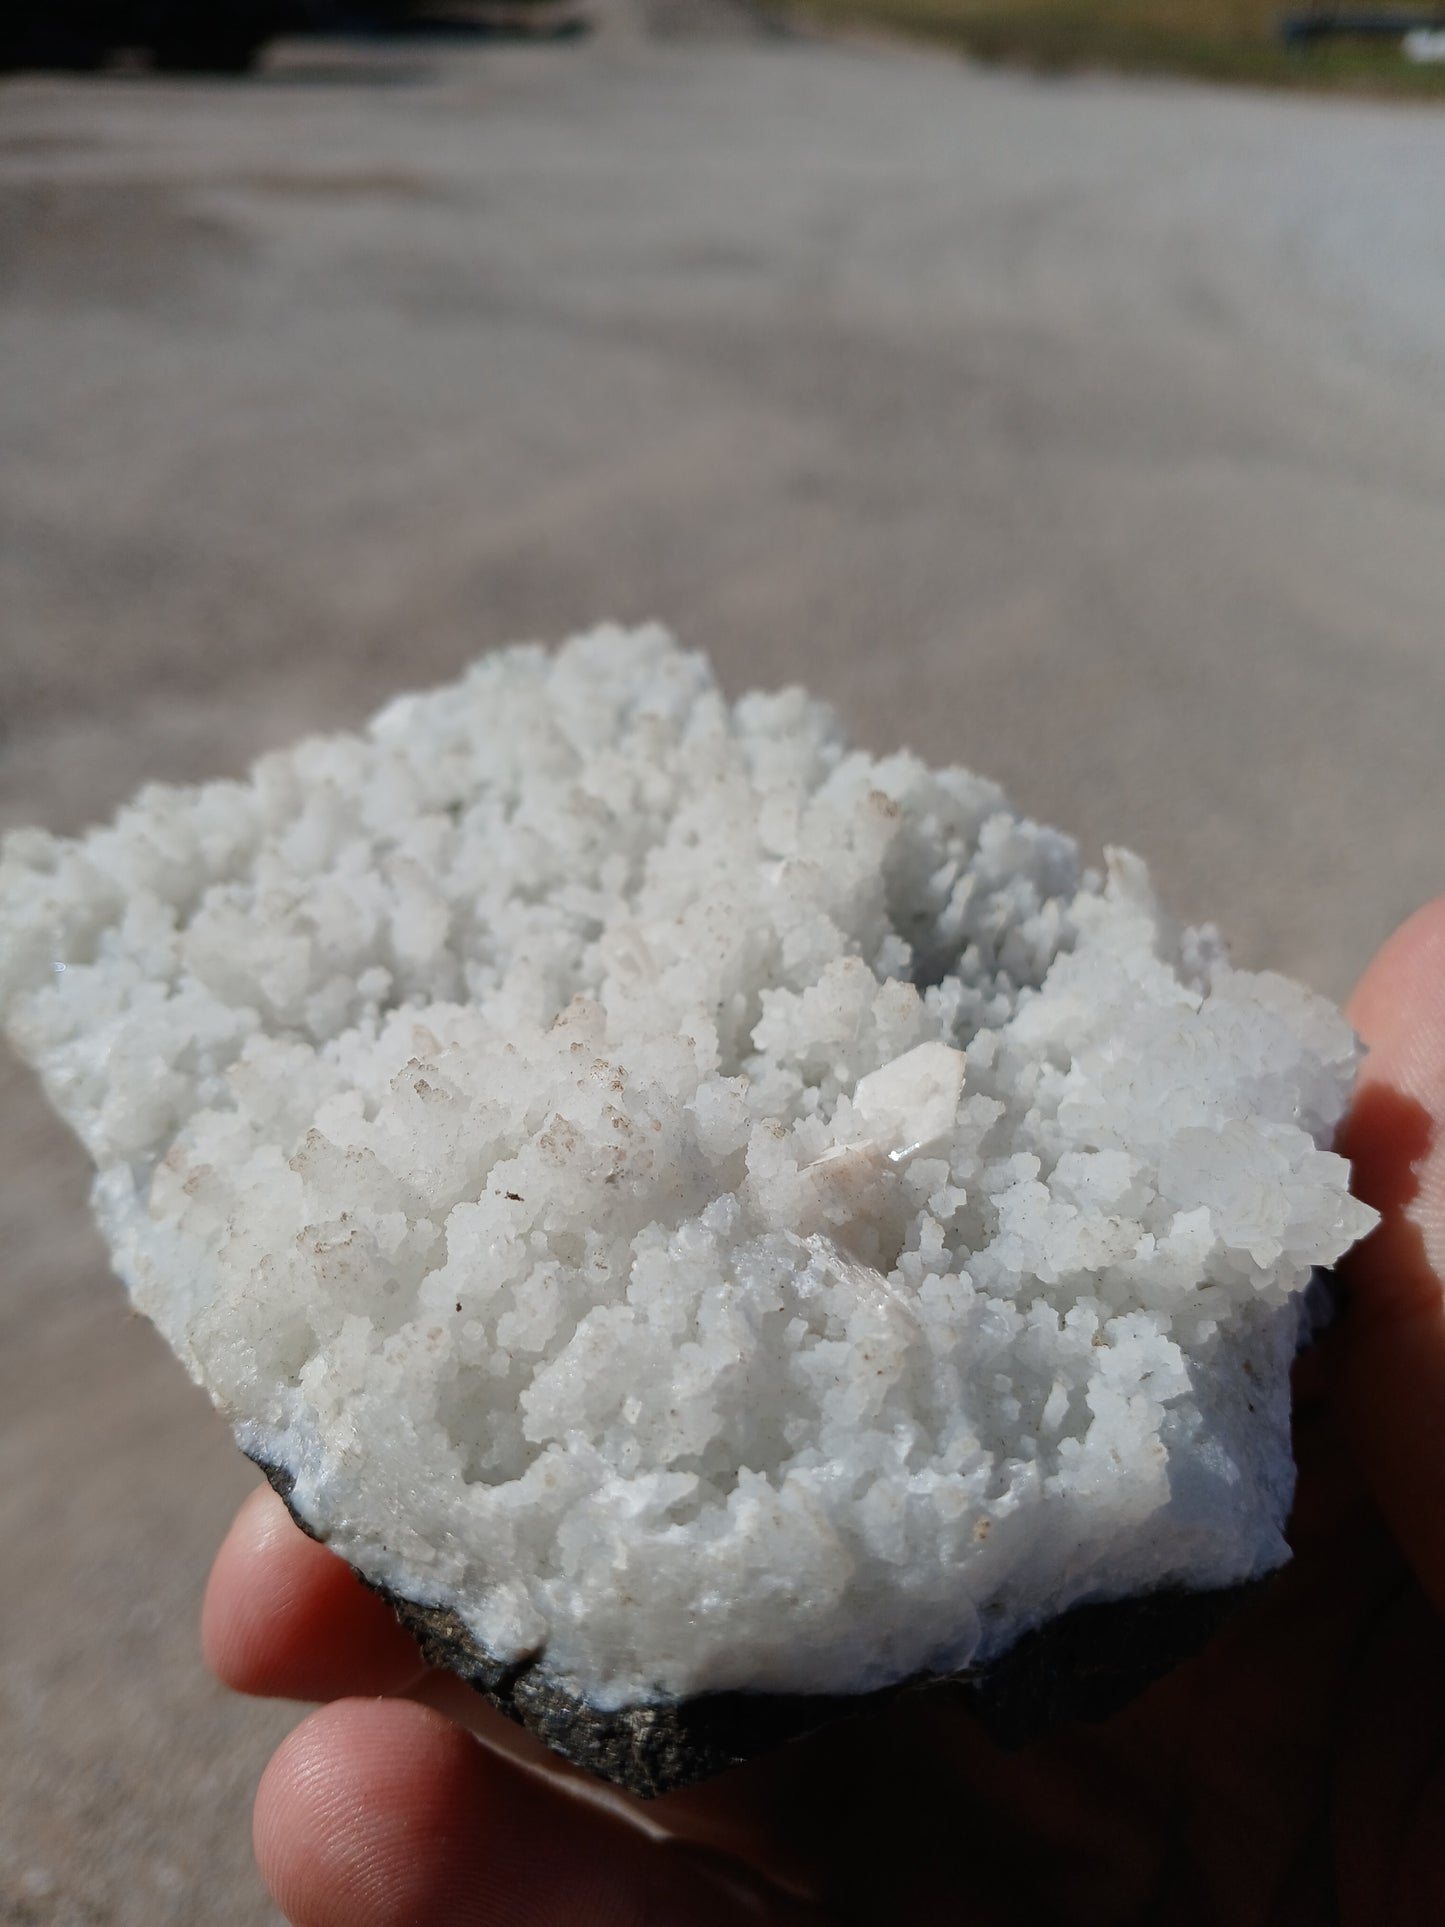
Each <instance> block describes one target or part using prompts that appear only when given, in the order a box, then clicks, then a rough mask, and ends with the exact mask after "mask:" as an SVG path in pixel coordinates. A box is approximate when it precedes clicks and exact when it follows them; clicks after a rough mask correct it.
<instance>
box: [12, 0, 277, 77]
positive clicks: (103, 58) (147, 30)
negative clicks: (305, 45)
mask: <svg viewBox="0 0 1445 1927" xmlns="http://www.w3.org/2000/svg"><path fill="white" fill-rule="evenodd" d="M291 12H292V9H291V8H290V7H288V6H285V5H284V4H282V0H201V3H200V4H197V3H196V0H8V3H7V4H5V5H3V6H0V67H8V68H17V67H51V68H54V67H60V68H67V69H70V70H72V71H82V72H83V71H86V70H89V69H93V68H97V67H103V66H105V65H106V63H107V62H108V61H109V60H111V59H112V58H113V57H114V56H115V55H117V54H122V53H129V54H139V55H140V56H142V57H143V58H145V59H148V60H150V62H151V63H152V64H153V65H154V66H156V67H159V68H161V69H162V70H164V71H167V72H188V73H227V74H234V73H243V72H244V71H245V70H246V69H247V68H248V67H249V66H251V64H252V63H253V62H254V60H255V59H256V56H257V55H258V54H259V53H260V51H261V49H262V47H264V46H265V44H266V42H267V41H268V40H269V39H270V38H271V36H272V34H274V33H277V32H278V31H279V30H280V29H281V28H282V27H283V26H284V25H286V24H287V20H288V17H289V15H290V13H291Z"/></svg>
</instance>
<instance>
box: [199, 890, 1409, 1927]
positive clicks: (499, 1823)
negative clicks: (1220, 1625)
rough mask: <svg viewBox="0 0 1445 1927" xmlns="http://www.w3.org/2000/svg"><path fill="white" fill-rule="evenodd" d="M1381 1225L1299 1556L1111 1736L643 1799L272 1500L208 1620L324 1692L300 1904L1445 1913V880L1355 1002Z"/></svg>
mask: <svg viewBox="0 0 1445 1927" xmlns="http://www.w3.org/2000/svg"><path fill="white" fill-rule="evenodd" d="M1350 1013H1351V1017H1352V1019H1353V1021H1354V1023H1355V1026H1356V1028H1357V1029H1358V1031H1359V1032H1360V1034H1361V1036H1362V1037H1363V1038H1364V1039H1365V1041H1366V1043H1367V1044H1368V1045H1369V1046H1370V1054H1369V1056H1368V1058H1367V1059H1366V1062H1365V1066H1364V1070H1363V1073H1362V1077H1361V1081H1360V1085H1359V1089H1358V1092H1357V1095H1356V1099H1355V1103H1354V1107H1353V1110H1352V1112H1351V1115H1350V1117H1349V1119H1348V1120H1347V1122H1346V1125H1345V1127H1344V1131H1343V1134H1342V1142H1341V1148H1342V1149H1343V1150H1344V1151H1345V1153H1346V1154H1347V1155H1348V1156H1350V1157H1351V1158H1352V1159H1353V1161H1354V1165H1355V1174H1356V1186H1357V1189H1358V1190H1359V1191H1360V1192H1361V1194H1362V1195H1363V1196H1364V1197H1366V1198H1367V1199H1368V1200H1369V1201H1370V1202H1371V1203H1373V1204H1374V1205H1376V1206H1377V1207H1378V1208H1379V1209H1380V1210H1381V1212H1382V1213H1383V1214H1384V1215H1383V1220H1382V1223H1381V1224H1380V1226H1379V1228H1378V1229H1377V1230H1376V1231H1375V1233H1374V1234H1373V1236H1372V1237H1370V1238H1369V1239H1368V1240H1367V1241H1366V1242H1365V1244H1363V1245H1362V1246H1360V1247H1359V1248H1358V1249H1357V1251H1356V1252H1355V1253H1354V1254H1352V1257H1351V1260H1350V1261H1349V1264H1348V1267H1347V1282H1348V1285H1349V1288H1350V1292H1351V1305H1350V1309H1349V1312H1348V1314H1347V1316H1346V1318H1345V1319H1344V1320H1343V1321H1342V1323H1341V1324H1340V1325H1339V1326H1338V1327H1337V1328H1336V1330H1335V1332H1334V1333H1333V1334H1332V1335H1331V1337H1330V1338H1329V1339H1327V1340H1326V1342H1325V1343H1324V1344H1323V1345H1321V1346H1319V1347H1317V1348H1316V1349H1315V1351H1314V1352H1312V1353H1311V1354H1310V1355H1309V1356H1308V1358H1307V1359H1306V1360H1305V1361H1304V1362H1303V1363H1302V1365H1301V1367H1300V1368H1299V1369H1298V1371H1297V1374H1296V1395H1297V1417H1296V1452H1297V1457H1298V1461H1299V1467H1300V1484H1299V1496H1298V1502H1297V1506H1296V1512H1295V1519H1294V1524H1293V1528H1292V1539H1293V1544H1294V1548H1295V1559H1294V1563H1293V1564H1292V1565H1291V1566H1290V1567H1288V1568H1287V1569H1286V1570H1285V1571H1284V1572H1283V1573H1282V1574H1281V1575H1280V1576H1279V1578H1278V1579H1277V1580H1276V1581H1275V1582H1274V1584H1273V1585H1272V1586H1271V1587H1270V1589H1269V1590H1268V1592H1267V1593H1266V1594H1265V1595H1264V1597H1263V1598H1262V1599H1261V1600H1260V1601H1259V1602H1258V1603H1257V1604H1256V1605H1254V1606H1252V1607H1251V1608H1249V1609H1248V1610H1247V1611H1246V1612H1244V1613H1243V1614H1241V1615H1240V1616H1239V1617H1237V1618H1236V1619H1235V1620H1234V1621H1232V1622H1231V1623H1230V1625H1229V1626H1228V1627H1227V1628H1226V1630H1225V1632H1224V1633H1223V1634H1222V1635H1221V1636H1220V1637H1219V1638H1217V1639H1216V1640H1215V1641H1214V1643H1213V1644H1212V1645H1211V1646H1210V1647H1209V1648H1208V1649H1207V1651H1206V1652H1205V1653H1204V1654H1202V1655H1201V1656H1200V1657H1199V1658H1198V1659H1197V1660H1195V1661H1193V1662H1192V1663H1190V1664H1189V1665H1187V1666H1184V1667H1181V1668H1179V1669H1178V1670H1177V1671H1176V1672H1174V1673H1173V1674H1171V1675H1170V1676H1169V1678H1167V1679H1166V1680H1164V1681H1161V1682H1160V1683H1159V1684H1158V1685H1157V1686H1155V1687H1154V1688H1153V1689H1151V1691H1150V1692H1148V1693H1147V1694H1145V1695H1144V1697H1143V1698H1142V1699H1140V1700H1139V1701H1137V1702H1136V1703H1135V1704H1134V1705H1133V1706H1131V1707H1130V1708H1129V1709H1128V1710H1127V1711H1126V1712H1124V1713H1123V1714H1121V1715H1119V1716H1118V1717H1117V1718H1115V1719H1113V1720H1111V1721H1109V1722H1107V1723H1106V1724H1103V1725H1100V1726H1094V1727H1076V1728H1073V1729H1070V1730H1068V1731H1066V1732H1064V1733H1062V1734H1060V1735H1058V1736H1057V1737H1056V1738H1055V1739H1053V1740H1052V1741H1050V1742H1048V1743H1047V1744H1044V1745H1040V1746H1036V1747H1033V1748H1030V1749H1027V1750H1026V1751H1024V1752H1022V1753H1018V1754H1013V1755H1008V1754H1003V1753H1000V1752H999V1751H998V1749H997V1748H995V1747H994V1746H993V1745H992V1744H991V1743H990V1742H989V1741H988V1740H987V1739H986V1738H985V1737H984V1736H983V1735H982V1733H981V1732H980V1731H979V1730H978V1729H977V1727H976V1726H975V1725H974V1724H973V1723H972V1721H971V1720H970V1719H969V1717H968V1715H967V1714H966V1712H965V1711H964V1709H963V1708H962V1706H961V1705H959V1704H958V1703H957V1702H956V1701H955V1700H954V1699H952V1698H951V1696H950V1695H949V1693H948V1691H947V1690H946V1689H944V1690H940V1691H938V1692H935V1693H932V1694H927V1695H921V1696H918V1697H916V1698H914V1699H913V1700H911V1701H901V1702H899V1703H898V1704H896V1705H895V1706H894V1707H892V1708H891V1709H889V1710H887V1711H886V1712H884V1713H882V1714H879V1715H876V1716H873V1717H869V1718H865V1719H859V1720H855V1721H851V1722H846V1723H844V1724H843V1725H841V1726H837V1727H834V1728H832V1729H830V1730H828V1731H826V1732H824V1733H822V1734H820V1735H818V1736H816V1737H815V1738H813V1739H812V1740H807V1741H803V1742H801V1743H799V1744H798V1745H795V1746H792V1747H789V1748H786V1749H784V1750H783V1751H782V1752H779V1753H777V1754H774V1755H772V1756H771V1757H769V1758H766V1759H763V1760H760V1761H757V1762H755V1763H753V1764H752V1765H751V1766H748V1767H744V1768H741V1769H739V1770H737V1771H736V1772H733V1773H730V1774H727V1775H725V1776H723V1777H722V1778H720V1779H718V1780H715V1781H713V1782H711V1783H709V1784H708V1785H705V1786H703V1787H700V1788H695V1789H690V1790H689V1791H687V1792H685V1793H681V1794H674V1795H671V1796H669V1797H668V1798H666V1799H664V1800H659V1801H655V1802H653V1803H652V1804H651V1805H649V1806H646V1807H643V1806H642V1805H640V1804H639V1803H636V1802H633V1801H632V1800H631V1799H630V1798H629V1797H628V1796H626V1795H622V1794H616V1793H610V1792H604V1791H599V1790H598V1789H596V1788H595V1786H594V1785H593V1784H592V1783H590V1782H586V1781H584V1780H583V1779H582V1778H581V1776H579V1775H577V1774H575V1773H573V1772H572V1771H571V1770H570V1769H568V1768H566V1767H564V1766H562V1765H561V1764H560V1763H557V1762H553V1761H550V1760H549V1759H548V1758H547V1757H545V1756H544V1755H543V1754H542V1752H541V1749H540V1748H538V1747H536V1746H535V1744H534V1743H533V1742H531V1741H530V1740H528V1739H527V1737H526V1736H525V1735H523V1734H521V1733H519V1732H517V1731H516V1730H515V1729H513V1728H512V1727H510V1726H509V1725H508V1724H507V1722H505V1721H504V1720H502V1719H501V1718H500V1717H499V1716H495V1715H493V1714H492V1713H491V1712H490V1709H488V1708H487V1707H486V1706H485V1705H484V1703H482V1702H481V1701H479V1700H478V1699H476V1697H475V1696H474V1695H472V1694H470V1693H469V1692H468V1691H467V1689H466V1688H464V1687H462V1686H460V1685H459V1684H458V1682H456V1681H454V1680H450V1679H447V1678H444V1677H441V1676H437V1675H434V1674H428V1673H426V1672H425V1671H424V1669H423V1668H422V1666H421V1662H420V1659H419V1656H418V1654H417V1651H416V1648H415V1647H414V1646H413V1645H412V1643H411V1641H410V1640H409V1639H408V1638H407V1637H406V1635H405V1634H403V1633H402V1631H401V1630H400V1628H399V1627H398V1625H397V1624H396V1622H395V1620H394V1619H393V1618H392V1616H391V1614H390V1612H389V1610H388V1609H387V1608H386V1607H385V1606H384V1605H383V1604H382V1603H381V1602H380V1601H379V1600H377V1599H376V1598H375V1597H374V1596H372V1595H371V1594H369V1593H367V1592H366V1591H365V1590H364V1589H363V1588H362V1587H361V1586H360V1585H359V1584H358V1582H357V1581H356V1580H355V1579H354V1578H353V1577H352V1575H351V1574H350V1572H349V1571H348V1570H347V1569H346V1568H345V1567H344V1566H343V1565H342V1564H341V1563H340V1562H339V1561H338V1560H337V1559H336V1558H335V1557H334V1556H333V1555H332V1554H330V1553H328V1552H327V1551H325V1550H324V1548H322V1547H320V1546H318V1545H315V1544H313V1543H312V1542H311V1541H310V1540H308V1539H306V1538H304V1537H303V1536H302V1535H301V1533H300V1532H298V1531H297V1530H296V1528H295V1527H294V1526H293V1525H292V1524H291V1523H290V1521H289V1519H288V1518H287V1516H286V1514H285V1511H284V1509H283V1508H282V1507H281V1505H280V1503H279V1502H278V1501H277V1500H276V1499H275V1498H274V1497H273V1496H272V1494H271V1493H270V1492H269V1491H268V1490H265V1489H262V1490H260V1491H258V1492H256V1493H255V1494H253V1496H252V1497H251V1498H250V1499H249V1500H248V1501H247V1502H246V1504H245V1505H244V1506H243V1507H242V1509H241V1512H240V1514H239V1516H238V1517H237V1520H236V1522H235V1524H234V1526H233V1527H232V1529H231V1533H230V1535H229V1537H228V1538H227V1540H226V1542H225V1544H224V1545H223V1546H222V1548H221V1551H220V1554H219V1556H218V1558H217V1560H216V1565H215V1570H214V1572H213V1574H212V1577H211V1583H210V1588H209V1591H208V1593H207V1597H206V1604H205V1611H204V1640H205V1648H206V1653H207V1656H208V1657H209V1659H210V1662H211V1664H212V1666H213V1667H214V1668H215V1670H216V1671H217V1672H218V1673H219V1675H220V1676H221V1678H222V1679H223V1680H225V1681H226V1682H227V1683H228V1684H229V1685H230V1686H233V1687H234V1688H236V1689H237V1690H238V1691H240V1692H244V1693H257V1694H266V1695H272V1696H279V1697H283V1698H293V1699H301V1700H319V1701H322V1702H325V1703H324V1704H323V1705H322V1706H321V1707H320V1709H319V1710H317V1711H315V1712H312V1713H310V1714H309V1715H308V1716H307V1717H306V1718H305V1719H304V1720H303V1721H302V1722H301V1724H300V1726H298V1727H297V1729H296V1730H295V1732H293V1733H292V1734H291V1736H290V1737H289V1739H287V1740H286V1741H285V1742H284V1744H283V1745H282V1746H281V1747H280V1749H279V1750H278V1751H277V1753H276V1755H275V1757H274V1758H273V1759H272V1761H271V1763H270V1765H269V1766H268V1767H267V1769H266V1772H265V1774H264V1776H263V1778H262V1781H261V1786H260V1790H259V1793H258V1795H257V1799H256V1816H255V1839H256V1853H257V1857H258V1859H259V1862H260V1866H261V1871H262V1873H263V1875H264V1876H265V1879H266V1881H267V1883H268V1885H269V1886H270V1888H271V1891H272V1893H273V1894H274V1895H275V1897H276V1900H277V1902H278V1903H279V1905H280V1906H281V1908H282V1909H283V1911H284V1912H285V1913H286V1914H287V1916H288V1917H289V1918H290V1919H291V1920H292V1921H293V1922H295V1923H296V1927H401V1924H402V1923H417V1927H643V1924H644V1923H647V1924H648V1927H654V1924H655V1927H735V1924H736V1923H742V1922H752V1923H769V1924H773V1923H776V1924H777V1927H804V1924H805V1923H808V1924H810V1927H821V1923H824V1922H847V1921H857V1922H868V1923H881V1922H894V1921H907V1922H909V1923H910V1924H911V1927H928V1924H929V1923H934V1922H938V1923H943V1922H947V1923H950V1924H956V1927H1025V1924H1026V1923H1027V1927H1038V1923H1041V1922H1067V1923H1069V1927H1089V1924H1090V1923H1094V1922H1099V1923H1103V1922H1109V1923H1134V1922H1140V1923H1142V1922H1158V1923H1161V1927H1163V1924H1165V1923H1167V1927H1192V1924H1193V1923H1196V1922H1197V1923H1201V1924H1202V1923H1206V1922H1207V1923H1211V1924H1213V1923H1224V1924H1226V1927H1252V1924H1253V1923H1268V1924H1269V1927H1314V1923H1320V1924H1321V1927H1324V1923H1335V1924H1337V1927H1354V1924H1355V1923H1360V1927H1366V1923H1368V1927H1393V1924H1395V1923H1400V1924H1402V1927H1403V1924H1405V1923H1408V1924H1409V1927H1416V1924H1417V1923H1420V1924H1423V1923H1432V1927H1433V1924H1434V1923H1438V1922H1439V1921H1441V1920H1442V1919H1445V1625H1442V1613H1445V1289H1442V1278H1445V899H1441V900H1440V901H1439V902H1437V903H1435V904H1433V905H1431V906H1430V907H1429V908H1427V909H1425V910H1422V911H1421V912H1419V914H1418V915H1416V916H1415V917H1413V918H1412V919H1411V920H1410V922H1409V923H1407V924H1406V925H1405V926H1404V927H1403V929H1401V930H1400V931H1398V932H1397V933H1396V935H1395V936H1394V937H1393V938H1392V939H1391V941H1390V942H1389V943H1388V944H1387V945H1386V946H1385V948H1384V950H1383V951H1382V952H1381V953H1380V955H1379V957H1377V958H1376V960H1375V962H1374V963H1373V964H1372V965H1371V967H1370V969H1369V971H1368V972H1367V973H1366V975H1365V977H1364V980H1363V981H1362V983H1361V984H1360V987H1359V989H1358V991H1357V992H1356V994H1355V997H1354V999H1353V1002H1352V1004H1351V1007H1350Z"/></svg>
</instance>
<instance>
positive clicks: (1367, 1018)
mask: <svg viewBox="0 0 1445 1927" xmlns="http://www.w3.org/2000/svg"><path fill="white" fill-rule="evenodd" d="M1349 1014H1350V1018H1351V1021H1352V1022H1353V1024H1354V1026H1355V1028H1356V1030H1358V1031H1359V1033H1360V1035H1361V1037H1362V1038H1363V1039H1364V1041H1365V1043H1366V1045H1367V1046H1368V1048H1369V1054H1368V1056H1367V1057H1366V1059H1365V1062H1364V1065H1363V1066H1362V1069H1361V1073H1360V1081H1359V1085H1358V1088H1357V1090H1356V1093H1355V1099H1354V1103H1353V1105H1352V1107H1351V1110H1350V1114H1349V1116H1348V1118H1347V1119H1346V1120H1345V1124H1344V1127H1343V1130H1342V1132H1341V1139H1340V1147H1339V1148H1340V1149H1341V1151H1342V1152H1343V1153H1344V1154H1345V1156H1347V1157H1348V1158H1350V1160H1351V1161H1352V1163H1353V1165H1354V1174H1355V1177H1354V1181H1355V1189H1356V1190H1357V1191H1358V1193H1359V1195H1360V1196H1361V1197H1362V1198H1364V1199H1366V1200H1367V1201H1368V1202H1369V1203H1370V1204H1373V1205H1374V1206H1375V1207H1376V1209H1377V1210H1378V1211H1380V1213H1381V1214H1382V1215H1381V1222H1380V1224H1379V1225H1378V1226H1377V1228H1376V1229H1375V1231H1374V1232H1373V1233H1372V1234H1371V1235H1370V1237H1369V1238H1367V1239H1366V1240H1365V1241H1364V1243H1363V1244H1361V1245H1359V1246H1358V1247H1357V1248H1356V1249H1355V1251H1353V1252H1352V1253H1351V1254H1350V1257H1349V1259H1348V1260H1347V1261H1346V1266H1345V1273H1346V1277H1347V1279H1348V1282H1349V1284H1350V1287H1351V1305H1350V1311H1349V1315H1348V1319H1347V1321H1346V1323H1345V1326H1344V1327H1343V1328H1342V1330H1341V1332H1340V1344H1339V1355H1338V1359H1337V1371H1338V1374H1339V1376H1338V1380H1337V1389H1338V1395H1339V1399H1340V1409H1341V1413H1342V1416H1343V1418H1344V1422H1345V1425H1346V1428H1347V1430H1348V1432H1349V1433H1350V1435H1351V1440H1352V1443H1353V1445H1354V1448H1355V1450H1356V1452H1357V1453H1358V1454H1359V1457H1360V1461H1361V1463H1362V1466H1363V1469H1364V1472H1365V1476H1366V1478H1367V1480H1368V1481H1369V1484H1370V1487H1371V1490H1372V1492H1373V1494H1374V1498H1375V1502H1376V1504H1377V1505H1378V1506H1379V1507H1380V1510H1381V1511H1382V1512H1383V1513H1384V1515H1385V1517H1386V1519H1387V1520H1388V1521H1389V1523H1390V1525H1391V1527H1392V1529H1393V1530H1394V1533H1395V1536H1396V1538H1397V1539H1398V1540H1399V1543H1400V1546H1401V1548H1402V1550H1403V1551H1404V1553H1405V1556H1406V1558H1407V1559H1408V1560H1409V1561H1410V1564H1411V1565H1412V1567H1413V1568H1414V1571H1415V1574H1416V1576H1417V1578H1418V1579H1419V1581H1420V1583H1421V1585H1422V1586H1423V1587H1424V1589H1425V1591H1426V1593H1427V1594H1428V1595H1429V1597H1430V1598H1431V1600H1432V1601H1433V1602H1434V1604H1435V1606H1436V1608H1437V1609H1438V1610H1442V1611H1445V1289H1442V1282H1441V1281H1442V1279H1445V898H1441V899H1440V900H1438V901H1437V902H1435V903H1432V904H1430V905H1428V906H1427V907H1426V908H1425V909H1423V910H1421V911H1419V912H1417V914H1416V915H1415V916H1413V917H1412V918H1411V919H1410V920H1409V922H1408V923H1406V924H1404V925H1403V926H1402V927H1401V928H1400V929H1399V930H1397V931H1396V933H1395V935H1394V936H1393V937H1392V938H1391V939H1390V941H1389V942H1388V943H1387V944H1386V945H1385V947H1384V949H1383V950H1382V951H1381V952H1380V954H1379V955H1378V956H1377V957H1376V959H1375V961H1374V962H1373V963H1372V964H1371V965H1370V967H1369V969H1368V970H1367V971H1366V972H1365V974H1364V976H1363V978H1362V979H1361V980H1360V985H1359V988H1358V989H1357V990H1356V992H1355V995H1354V997H1353V998H1352V999H1351V1002H1350V1007H1349Z"/></svg>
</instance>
